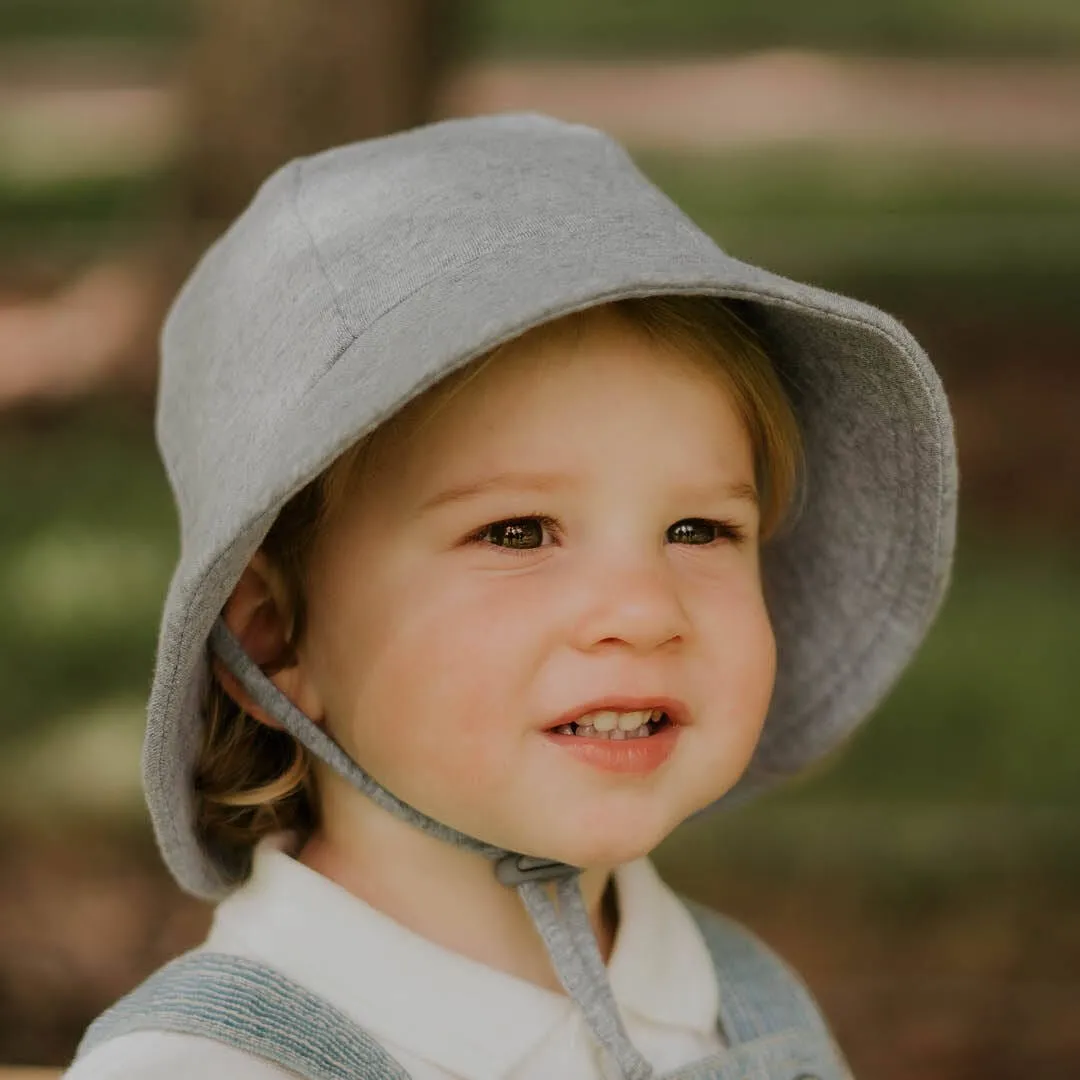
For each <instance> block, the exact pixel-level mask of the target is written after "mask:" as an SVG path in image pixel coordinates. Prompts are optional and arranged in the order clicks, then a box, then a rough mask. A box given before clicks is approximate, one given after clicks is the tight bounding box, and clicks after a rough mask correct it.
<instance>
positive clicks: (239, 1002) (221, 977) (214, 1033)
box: [76, 952, 409, 1080]
mask: <svg viewBox="0 0 1080 1080" xmlns="http://www.w3.org/2000/svg"><path fill="white" fill-rule="evenodd" d="M134 1031H171V1032H179V1033H182V1034H185V1035H199V1036H202V1037H204V1038H208V1039H214V1040H216V1041H217V1042H221V1043H225V1044H226V1045H227V1046H231V1047H233V1048H234V1049H236V1050H242V1051H244V1052H245V1053H248V1054H252V1055H254V1056H255V1057H260V1058H263V1059H264V1060H265V1061H268V1062H271V1063H272V1064H274V1065H277V1066H279V1067H281V1068H283V1069H287V1070H289V1071H291V1072H293V1073H295V1074H296V1075H297V1076H300V1077H303V1078H304V1080H408V1075H409V1074H408V1073H407V1072H406V1071H405V1070H404V1069H403V1068H402V1067H401V1066H400V1065H399V1064H398V1063H397V1062H396V1061H395V1060H394V1059H393V1058H392V1057H391V1056H390V1055H389V1054H388V1053H387V1052H386V1051H385V1050H383V1048H382V1047H381V1046H379V1044H378V1043H377V1042H376V1041H375V1040H374V1039H373V1038H372V1037H371V1036H370V1035H368V1034H367V1032H365V1031H364V1030H363V1029H362V1028H360V1027H358V1026H357V1025H356V1024H355V1023H354V1022H353V1021H352V1020H350V1019H349V1018H348V1017H347V1016H346V1015H345V1014H344V1013H342V1012H341V1011H340V1010H339V1009H336V1008H335V1007H334V1006H333V1005H330V1004H329V1003H328V1002H325V1001H323V1000H322V999H321V998H319V997H317V996H316V995H315V994H313V993H311V992H310V991H309V990H305V989H304V987H302V986H300V985H299V984H298V983H295V982H293V981H292V980H291V979H289V978H287V977H286V976H285V975H282V974H280V973H279V972H277V971H275V970H274V969H273V968H270V967H266V966H265V965H263V964H259V963H256V962H255V961H252V960H246V959H244V958H242V957H238V956H229V955H227V954H225V953H212V952H194V953H188V954H187V955H185V956H181V957H179V958H178V959H176V960H173V961H172V962H171V963H169V964H166V965H165V966H164V967H163V968H161V969H160V970H158V971H156V972H155V973H154V974H153V975H151V976H150V977H149V978H148V979H147V980H146V981H145V982H144V983H142V984H141V985H140V986H137V987H136V988H135V989H134V990H133V991H132V992H131V993H130V994H128V995H127V996H126V997H124V998H121V1000H120V1001H118V1002H117V1003H116V1004H115V1005H114V1006H113V1007H112V1008H111V1009H109V1010H108V1011H106V1012H105V1013H103V1014H102V1015H101V1016H99V1017H98V1018H97V1019H96V1020H95V1021H94V1022H93V1023H92V1024H91V1025H90V1027H89V1028H88V1029H87V1032H86V1034H85V1035H84V1036H83V1039H82V1042H81V1043H80V1044H79V1048H78V1051H77V1052H76V1057H81V1056H83V1055H84V1054H86V1053H88V1052H89V1051H90V1050H91V1049H92V1048H93V1047H95V1046H98V1045H99V1044H101V1043H103V1042H105V1041H107V1040H109V1039H114V1038H116V1037H117V1036H120V1035H126V1034H128V1033H129V1032H134Z"/></svg>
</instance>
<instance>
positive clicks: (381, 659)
mask: <svg viewBox="0 0 1080 1080" xmlns="http://www.w3.org/2000/svg"><path fill="white" fill-rule="evenodd" d="M562 330H563V332H558V331H556V332H554V333H552V332H551V331H550V329H549V331H548V332H547V333H546V334H544V335H542V336H536V335H533V336H528V337H526V338H524V339H523V340H522V341H521V342H520V343H518V344H516V345H515V346H514V347H512V348H511V349H510V350H509V351H508V352H507V353H506V354H505V355H502V356H499V357H498V358H497V359H496V360H495V361H494V362H493V363H492V364H491V365H489V366H488V367H486V368H485V369H483V370H482V371H481V372H480V374H479V375H478V376H477V377H476V378H475V379H473V380H472V381H471V382H466V383H465V384H464V385H463V386H462V387H460V388H458V389H457V392H456V393H455V394H453V395H452V396H450V397H449V398H448V399H447V400H445V401H441V402H440V403H439V407H438V408H437V409H434V408H433V407H432V399H430V398H429V399H420V400H419V401H418V402H415V403H414V406H413V407H412V408H410V409H409V410H407V411H406V412H405V413H403V414H402V415H401V418H400V422H399V423H395V424H394V425H392V426H391V427H390V428H389V429H387V430H386V431H384V432H381V433H380V436H381V441H380V442H379V444H377V445H378V453H377V454H376V456H375V457H374V459H373V461H372V464H371V469H370V470H369V472H368V473H367V474H366V475H365V477H364V478H363V479H362V480H360V481H358V482H357V485H356V489H355V492H354V493H352V494H351V496H350V498H349V500H348V503H347V505H346V507H345V508H344V509H343V510H342V511H341V512H340V513H339V514H338V515H337V516H336V517H335V518H333V519H332V520H331V521H330V522H329V523H328V524H327V526H326V528H325V529H324V530H323V531H322V532H321V533H320V536H319V538H318V539H317V541H316V543H315V546H314V549H313V552H312V561H311V571H310V581H309V585H310V588H309V591H308V594H307V595H308V615H307V624H306V631H305V637H304V640H303V642H302V644H301V647H300V654H299V655H300V666H301V669H302V670H303V673H304V674H303V678H304V680H305V683H306V684H307V687H308V689H309V692H310V693H311V694H312V695H313V696H312V697H311V698H310V700H313V701H317V702H318V710H317V712H318V717H317V718H318V719H321V720H322V721H323V722H325V723H326V724H327V726H328V728H329V730H330V732H331V733H332V734H333V735H334V736H335V737H336V738H337V740H338V741H339V742H340V743H342V745H343V746H344V747H345V749H346V750H347V751H348V752H349V753H350V755H351V756H352V757H353V758H354V760H356V761H358V762H359V763H360V764H361V765H363V767H364V768H365V769H367V770H368V771H369V772H370V773H371V774H372V775H373V776H374V777H375V778H376V779H377V780H379V781H380V782H381V783H382V784H383V785H384V786H386V787H387V788H388V789H389V790H390V791H392V792H394V793H395V794H396V795H398V796H399V797H400V798H402V799H404V800H405V801H407V802H409V803H411V804H412V805H413V806H415V807H417V808H418V809H419V810H421V811H423V812H424V813H426V814H428V815H430V816H431V817H434V818H436V819H437V820H439V821H442V822H444V823H446V824H448V825H451V826H454V827H456V828H458V829H460V830H462V831H464V832H466V833H469V834H471V835H473V836H476V837H479V838H481V839H483V840H486V841H489V842H491V843H494V844H496V845H498V846H501V847H505V848H509V849H512V850H518V851H523V852H526V853H530V854H535V855H542V856H548V857H552V858H556V859H560V860H562V861H565V862H569V863H573V864H576V865H579V866H612V865H615V864H617V863H620V862H623V861H626V860H628V859H631V858H635V857H637V856H639V855H641V854H643V853H645V852H647V851H649V850H651V849H652V848H653V847H655V846H656V844H657V843H659V842H660V841H661V840H662V839H663V838H664V837H665V836H666V835H667V834H668V833H669V832H670V831H671V830H672V829H673V828H674V827H675V826H676V825H678V824H679V823H680V822H681V821H683V820H684V819H685V818H686V817H688V816H689V815H690V814H692V813H693V812H694V811H696V810H698V809H700V808H701V807H703V806H705V805H707V804H708V803H710V802H711V801H713V800H714V799H716V798H718V797H719V796H720V795H721V794H723V793H724V792H725V791H727V790H728V788H730V787H731V786H732V784H733V783H734V782H735V781H736V779H737V778H738V777H739V775H740V774H741V773H742V772H743V770H744V768H745V766H746V764H747V762H748V760H749V758H750V755H751V752H752V750H753V748H754V745H755V743H756V742H757V739H758V735H759V733H760V730H761V727H762V723H763V721H764V717H765V713H766V709H767V706H768V702H769V697H770V694H771V692H772V686H773V678H774V673H775V649H774V640H773V635H772V630H771V627H770V624H769V620H768V616H767V614H766V610H765V604H764V601H763V597H762V591H761V584H760V577H759V563H758V542H757V529H758V512H757V508H756V505H755V504H754V502H753V500H752V499H751V498H748V497H747V495H746V493H745V492H746V489H750V490H752V487H753V480H754V468H753V459H752V452H751V447H750V444H749V441H748V438H747V436H746V434H745V432H744V430H743V427H742V424H741V422H740V420H739V418H738V415H737V413H736V411H735V407H734V405H733V403H732V400H731V397H730V395H729V392H728V390H727V388H726V384H725V382H724V381H723V378H722V377H721V376H720V375H719V374H718V373H717V370H716V368H715V364H714V363H713V362H712V361H709V360H706V359H702V358H694V357H690V356H685V355H682V354H680V353H678V352H676V351H675V350H674V349H673V348H671V347H668V346H660V345H657V344H655V343H652V342H650V340H649V339H647V338H646V337H644V336H643V335H642V334H641V332H640V331H637V330H635V329H633V328H632V327H631V326H630V325H628V324H624V323H623V322H622V321H620V320H619V319H618V318H617V317H615V316H613V315H611V314H610V313H607V312H600V313H594V314H592V315H591V316H590V318H589V320H588V321H587V322H586V323H585V324H584V332H583V334H582V336H580V338H577V339H575V338H574V336H573V335H571V334H567V333H566V332H565V327H563V328H562ZM438 389H439V388H437V390H438ZM433 400H434V401H438V400H439V399H438V396H436V397H435V398H434V399H433ZM505 474H514V478H513V479H506V480H505V481H499V482H496V478H497V477H498V476H500V475H505ZM541 476H543V477H547V478H549V479H548V480H543V479H540V477H541ZM529 477H533V478H534V479H533V480H532V481H530V479H529ZM489 482H490V486H487V485H488V484H489ZM474 485H476V486H477V490H476V491H474V492H473V493H472V494H468V495H465V496H463V497H460V498H447V497H446V495H447V493H448V492H450V491H451V490H452V489H455V488H458V487H461V486H470V487H471V486H474ZM511 520H512V521H513V524H512V525H511V526H510V527H506V525H505V524H503V525H502V526H501V527H499V528H492V529H489V530H488V531H487V532H486V533H483V536H479V535H478V534H480V533H481V532H482V531H483V530H484V527H485V526H488V525H493V524H494V523H506V522H507V521H511ZM715 522H721V523H723V524H724V526H725V528H724V529H717V528H716V527H715V526H714V525H713V524H710V523H715ZM729 527H730V528H733V529H735V530H736V531H737V532H738V533H741V534H742V536H743V539H742V540H741V541H739V540H735V539H732V538H731V535H730V534H729V531H727V530H728V528H729ZM515 543H516V545H517V546H511V545H514V544H515ZM497 544H501V545H502V546H496V545H497ZM610 696H621V697H632V698H642V699H658V698H667V699H676V700H677V701H679V702H681V703H682V706H683V707H684V708H685V710H686V713H687V716H686V723H685V724H683V725H681V726H679V727H678V728H677V730H676V731H675V732H674V733H668V734H667V735H666V736H664V738H666V739H667V749H669V750H670V754H669V756H667V757H666V760H662V761H660V760H658V759H659V758H661V757H663V755H662V754H653V753H652V751H651V750H650V751H649V752H648V753H645V752H644V751H639V750H638V749H637V748H639V747H643V746H644V744H645V742H646V741H647V740H640V741H630V740H625V741H621V742H610V743H605V744H603V746H602V747H601V748H600V749H599V751H598V752H597V753H596V754H595V755H593V756H592V757H590V754H589V753H588V752H586V751H585V750H584V749H583V747H582V745H581V742H580V740H582V738H583V737H582V736H579V735H573V736H567V735H561V736H553V735H551V734H550V733H549V731H548V729H550V728H551V727H552V725H554V724H555V723H556V722H557V721H558V719H559V718H560V717H561V716H563V715H564V714H566V713H567V712H568V711H571V710H574V709H575V708H581V707H582V706H585V705H588V704H590V703H593V702H595V701H597V699H601V698H606V697H610ZM672 735H673V737H672ZM660 738H661V736H660V735H653V736H650V737H649V739H650V740H651V739H660ZM631 751H633V752H634V753H638V754H642V755H643V756H644V758H645V761H644V763H640V764H639V767H637V768H633V769H631V771H617V770H613V769H612V768H610V767H604V766H605V764H606V765H607V766H611V764H612V762H614V763H615V764H616V765H617V764H618V761H620V760H624V759H625V758H626V757H627V756H628V755H631ZM618 754H622V755H623V757H622V758H619V759H618V760H616V758H617V755H618ZM605 755H606V756H605ZM631 756H632V755H631ZM335 782H336V781H335ZM356 797H357V798H358V799H361V798H363V796H361V795H357V796H356Z"/></svg>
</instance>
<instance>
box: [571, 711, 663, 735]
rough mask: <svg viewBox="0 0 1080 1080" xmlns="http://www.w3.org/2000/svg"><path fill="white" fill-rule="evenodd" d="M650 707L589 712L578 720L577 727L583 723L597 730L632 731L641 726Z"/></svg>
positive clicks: (650, 712)
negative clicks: (624, 710) (634, 709)
mask: <svg viewBox="0 0 1080 1080" xmlns="http://www.w3.org/2000/svg"><path fill="white" fill-rule="evenodd" d="M650 716H652V710H651V709H639V710H638V711H636V712H615V711H614V710H608V709H605V710H602V711H601V712H594V713H589V715H588V716H583V717H581V718H580V719H579V720H578V722H577V723H578V727H581V726H582V725H583V724H591V725H592V726H593V727H594V728H596V730H597V731H614V730H615V729H616V728H618V729H619V730H620V731H633V730H634V729H635V728H639V727H641V725H642V724H644V723H645V722H646V721H647V720H648V719H649V717H650Z"/></svg>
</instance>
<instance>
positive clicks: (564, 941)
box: [210, 618, 655, 1080]
mask: <svg viewBox="0 0 1080 1080" xmlns="http://www.w3.org/2000/svg"><path fill="white" fill-rule="evenodd" d="M210 648H211V649H212V650H213V652H214V654H215V655H216V656H217V658H218V659H219V660H220V661H221V662H222V663H223V664H224V665H225V667H226V668H227V669H228V670H229V671H230V672H231V673H232V675H233V676H234V677H235V678H236V679H237V681H238V682H239V683H240V685H241V686H243V688H244V689H245V690H246V691H247V692H248V693H249V694H250V695H251V697H252V699H253V700H254V701H255V702H256V703H257V704H258V705H260V706H261V707H262V708H263V709H265V710H266V712H267V713H269V714H270V715H271V716H272V717H274V719H275V720H277V721H278V722H279V723H280V724H281V726H282V727H283V728H284V729H285V730H286V731H287V732H288V733H289V734H290V735H291V736H292V737H293V738H294V739H296V741H297V742H299V743H300V744H301V745H302V746H304V747H305V748H306V749H307V750H309V751H310V752H311V753H312V754H314V755H315V756H316V757H317V758H318V759H319V760H320V761H322V762H323V763H324V764H326V765H329V766H330V768H332V769H333V770H334V771H335V772H336V773H338V774H339V775H340V776H341V777H342V778H343V779H345V780H347V781H348V782H349V783H350V784H351V785H352V786H353V787H355V788H356V789H357V790H358V791H361V792H363V793H364V794H365V795H366V796H367V797H368V798H369V799H371V800H373V801H374V802H375V803H377V804H378V805H379V806H381V807H382V808H383V809H384V810H386V811H387V812H388V813H390V814H393V815H394V817H396V818H398V819H399V820H401V821H405V822H408V823H409V824H410V825H413V826H414V827H416V828H418V829H421V830H423V831H424V832H426V833H427V834H428V835H430V836H435V837H438V839H440V840H444V841H445V842H446V843H448V844H453V845H454V846H455V847H459V848H463V849H465V850H466V851H472V852H475V853H476V854H478V855H483V856H484V857H485V858H487V859H490V860H491V861H492V863H493V864H494V868H495V876H496V878H498V880H499V881H500V882H501V883H502V884H503V885H506V886H507V887H508V888H514V889H516V890H517V893H518V895H519V896H520V897H521V900H522V903H523V904H524V905H525V908H526V910H527V911H528V912H529V915H530V916H531V917H532V921H533V924H534V925H535V927H536V929H537V932H538V933H539V934H540V937H541V938H542V939H543V942H544V946H545V947H546V949H547V952H548V956H549V957H550V958H551V963H552V965H553V967H554V969H555V974H556V975H557V977H558V979H559V982H560V983H562V985H563V987H564V989H565V990H566V992H567V994H569V995H570V997H571V999H572V1000H573V1001H574V1002H575V1004H576V1005H577V1006H578V1008H579V1009H580V1010H581V1013H582V1016H583V1017H584V1019H585V1022H586V1023H587V1024H588V1026H589V1029H590V1030H591V1031H592V1033H593V1035H594V1036H595V1038H596V1040H597V1041H598V1042H599V1043H600V1045H601V1046H602V1047H604V1049H605V1050H607V1051H608V1053H609V1054H610V1055H611V1057H612V1058H613V1059H614V1061H615V1062H616V1063H617V1065H618V1067H619V1070H620V1072H621V1075H622V1078H623V1080H652V1077H653V1076H654V1075H655V1074H654V1070H653V1068H652V1066H651V1065H650V1064H649V1062H648V1061H647V1060H646V1059H645V1058H644V1057H643V1056H642V1055H641V1054H640V1053H639V1052H638V1050H637V1049H636V1048H635V1047H634V1044H633V1043H632V1042H631V1041H630V1038H629V1036H628V1035H627V1034H626V1029H625V1027H623V1023H622V1020H621V1019H620V1017H619V1012H618V1008H617V1007H616V1004H615V997H614V995H613V994H612V992H611V984H610V983H609V982H608V977H607V968H606V967H605V966H604V961H603V958H602V957H601V956H600V950H599V948H598V947H597V944H596V937H595V936H594V934H593V931H592V926H591V925H590V923H589V915H588V912H587V911H586V910H585V903H584V900H583V899H582V895H581V883H580V880H579V876H580V874H581V870H580V868H579V867H576V866H569V865H568V864H566V863H561V862H558V861H556V860H554V859H542V858H536V857H534V856H531V855H522V854H519V853H518V852H513V851H506V850H504V849H503V848H499V847H495V846H494V845H492V844H485V843H484V842H483V841H482V840H477V839H476V838H475V837H472V836H468V835H466V834H465V833H462V832H458V830H457V829H452V828H450V826H449V825H443V824H442V823H441V822H439V821H435V820H434V819H433V818H429V817H428V816H427V815H426V814H422V813H421V812H420V811H419V810H417V809H415V808H414V807H412V806H410V805H409V804H408V803H405V802H402V800H401V799H399V798H398V797H397V796H396V795H394V794H393V793H391V792H389V791H387V790H386V788H384V787H383V786H382V785H381V784H380V783H379V782H378V781H377V780H375V779H374V778H373V777H372V776H370V775H369V774H368V773H366V772H365V771H364V770H363V769H362V768H361V767H360V766H359V765H357V764H356V762H355V761H353V760H352V758H350V757H349V755H348V754H346V753H345V751H344V750H343V749H342V748H341V746H339V745H338V743H336V742H335V741H334V740H333V739H332V738H331V737H330V736H329V735H328V734H327V733H326V732H325V731H324V730H323V729H322V728H321V727H319V725H318V724H316V723H315V722H314V721H313V720H312V719H311V718H310V717H308V716H305V715H304V713H302V712H301V711H300V710H299V709H298V708H297V707H296V706H295V705H294V704H293V703H292V702H291V701H290V700H289V699H288V698H287V697H286V696H285V695H284V694H283V693H282V692H281V691H280V690H278V688H277V687H276V686H275V685H274V684H273V683H272V682H271V681H270V680H269V679H268V678H267V677H266V675H265V674H263V672H262V671H261V670H260V669H259V667H258V665H257V664H255V662H254V661H253V660H252V659H251V658H250V657H249V656H248V655H247V653H245V652H244V649H243V647H242V646H241V644H240V642H239V641H237V639H236V637H235V636H234V635H233V634H232V632H231V631H230V630H229V628H228V627H227V626H226V625H225V623H224V622H223V621H222V619H220V618H219V619H218V620H217V621H216V622H215V623H214V626H213V629H212V630H211V631H210ZM547 882H554V883H555V901H553V900H552V898H551V896H550V895H549V894H548V891H547V887H546V883H547ZM556 905H557V906H556Z"/></svg>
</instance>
